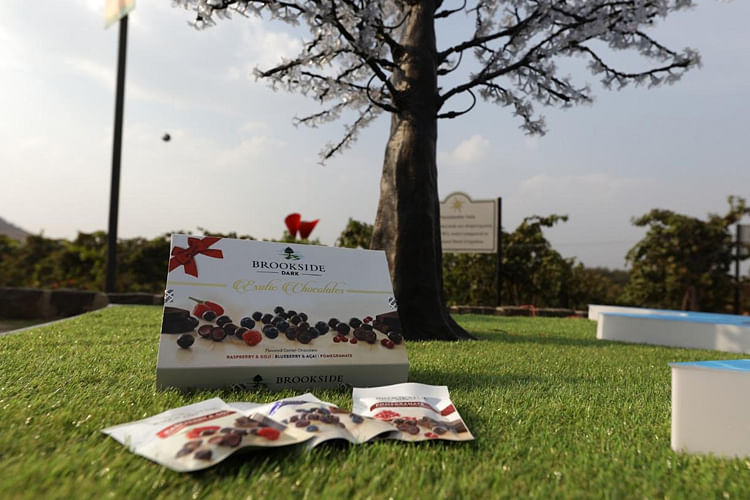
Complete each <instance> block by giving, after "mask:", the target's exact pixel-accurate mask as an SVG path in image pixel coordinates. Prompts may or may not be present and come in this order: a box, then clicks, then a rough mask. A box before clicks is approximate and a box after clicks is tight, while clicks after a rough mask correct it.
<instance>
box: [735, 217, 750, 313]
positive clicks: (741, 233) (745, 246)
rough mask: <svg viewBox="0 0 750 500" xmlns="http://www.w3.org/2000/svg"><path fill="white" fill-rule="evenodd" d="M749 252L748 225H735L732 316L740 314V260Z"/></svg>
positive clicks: (749, 236) (749, 234)
mask: <svg viewBox="0 0 750 500" xmlns="http://www.w3.org/2000/svg"><path fill="white" fill-rule="evenodd" d="M749 252H750V224H737V240H736V247H735V257H734V285H735V286H734V314H739V313H740V288H741V286H742V285H741V282H740V260H742V259H745V258H747V257H748V253H749Z"/></svg>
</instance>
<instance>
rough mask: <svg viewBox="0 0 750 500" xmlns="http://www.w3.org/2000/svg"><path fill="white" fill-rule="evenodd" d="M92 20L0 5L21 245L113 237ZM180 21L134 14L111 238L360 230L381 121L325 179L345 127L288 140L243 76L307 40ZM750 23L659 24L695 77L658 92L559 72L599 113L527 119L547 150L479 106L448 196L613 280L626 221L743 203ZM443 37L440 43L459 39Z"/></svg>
mask: <svg viewBox="0 0 750 500" xmlns="http://www.w3.org/2000/svg"><path fill="white" fill-rule="evenodd" d="M103 10H104V0H67V1H65V2H59V1H55V0H37V1H34V2H28V1H23V0H2V1H1V2H0V174H1V176H0V217H2V218H4V219H6V220H7V221H9V222H11V223H13V224H15V225H17V226H20V227H21V228H23V229H25V230H26V231H28V232H31V233H35V234H39V233H42V234H44V235H45V236H47V237H55V238H73V237H75V235H76V234H77V232H78V231H83V232H90V231H96V230H106V229H107V223H108V214H109V195H110V193H109V191H110V175H111V164H112V135H113V122H114V99H115V75H116V62H117V39H118V28H117V26H116V25H115V26H112V27H110V28H109V29H105V28H104V20H103ZM192 17H193V14H191V13H190V12H189V11H185V10H184V9H182V8H177V7H173V6H172V3H171V2H170V1H167V0H160V1H157V0H138V1H137V4H136V7H135V10H134V11H133V12H132V13H131V15H130V25H129V33H128V36H129V39H128V48H127V50H128V53H127V73H126V91H125V119H124V125H123V127H124V128H123V146H122V174H121V176H122V177H121V187H120V207H119V231H118V232H119V236H120V237H122V238H130V237H136V236H142V237H149V238H151V237H155V236H157V235H161V234H163V233H168V232H175V231H180V230H190V231H193V232H198V228H205V229H207V230H209V231H213V232H222V233H224V232H232V231H234V232H237V233H238V234H249V235H252V236H254V237H256V238H268V239H270V238H279V237H281V235H282V232H283V230H284V224H283V219H284V217H285V216H286V215H287V214H289V213H291V212H298V213H300V214H301V215H302V219H303V220H312V219H320V222H319V224H318V226H317V228H316V229H315V231H314V232H313V237H317V238H319V239H320V240H321V242H322V243H324V244H333V243H334V242H335V240H336V238H337V237H338V235H339V234H340V233H341V231H342V230H343V229H344V227H345V225H346V223H347V220H348V218H349V217H351V218H354V219H356V220H360V221H364V222H368V223H372V222H373V221H374V218H375V213H376V209H377V202H378V196H379V179H380V171H381V166H382V159H383V152H384V148H385V143H386V140H387V135H388V126H389V120H388V117H387V116H386V115H382V116H381V117H380V118H379V119H378V120H377V121H376V122H375V123H373V124H372V125H371V126H370V127H369V128H368V129H366V130H365V131H363V133H362V134H361V135H360V137H359V141H358V142H357V143H356V144H355V145H354V146H353V147H352V148H350V149H348V150H346V151H345V152H344V154H342V155H339V156H337V157H335V158H334V159H333V160H330V161H329V162H327V163H326V164H325V165H324V166H321V165H320V164H319V156H318V153H319V152H320V151H321V150H322V149H323V147H324V146H325V144H326V143H327V142H329V141H335V140H337V139H338V138H339V137H340V136H341V134H342V131H343V127H344V122H334V123H333V124H331V125H327V126H325V127H320V128H315V129H311V128H307V127H304V126H300V127H295V126H294V124H293V118H294V117H295V116H300V115H302V114H304V113H306V112H314V111H315V110H317V109H318V108H317V107H316V105H315V103H314V102H312V101H310V100H308V99H306V98H305V97H303V96H301V95H297V94H289V93H285V92H282V91H278V92H274V91H273V90H271V89H270V88H269V87H267V85H266V84H265V83H264V82H262V81H256V80H255V79H254V77H253V76H252V74H251V73H252V69H253V68H254V67H256V66H260V67H269V66H271V65H273V64H274V63H275V62H276V61H278V60H279V59H280V58H281V57H283V56H287V57H291V56H293V55H295V54H296V53H297V51H298V50H299V48H300V47H301V45H302V41H303V36H304V33H302V32H298V31H295V30H293V29H291V28H289V27H287V26H285V25H280V24H275V23H269V22H265V21H262V20H259V19H257V18H249V19H247V18H242V17H239V16H235V17H234V18H233V19H231V20H230V21H220V22H219V23H218V24H217V26H215V27H213V28H210V29H207V30H203V31H197V30H195V29H193V28H192V27H190V26H189V25H188V21H189V20H191V19H192ZM748 19H750V2H746V1H739V0H734V1H730V2H719V1H715V0H706V1H701V2H699V5H698V6H697V7H696V8H694V9H691V10H689V11H686V12H679V13H676V14H673V15H672V16H670V17H668V18H667V19H666V20H665V21H663V22H660V23H659V24H658V25H657V26H656V27H655V28H653V29H652V30H651V31H650V33H651V34H652V36H653V37H655V38H657V39H658V40H659V41H661V42H663V43H664V44H666V45H667V46H669V47H671V48H673V49H682V48H684V47H691V48H694V49H697V50H698V51H699V53H700V54H701V58H702V67H700V68H699V69H695V70H693V71H690V72H688V73H687V74H686V75H685V76H684V77H683V79H682V80H681V81H679V82H677V83H676V84H674V85H671V86H664V87H658V88H654V89H647V88H634V87H629V88H626V89H624V90H620V91H609V90H605V89H603V88H602V87H601V86H600V85H599V84H598V83H597V79H596V77H595V76H593V75H590V74H588V73H587V72H586V71H584V69H583V66H582V65H580V64H578V63H577V62H576V61H572V62H564V63H563V67H564V68H565V69H566V70H567V71H569V73H570V74H571V76H573V78H574V80H576V81H577V82H580V83H585V82H589V83H591V85H592V88H593V89H594V95H595V101H594V103H593V104H592V105H586V106H580V107H575V108H572V109H567V110H559V109H554V108H544V107H542V106H537V108H536V109H537V112H538V113H541V114H542V115H544V116H545V117H546V121H547V125H548V133H547V134H546V135H545V136H543V137H530V136H527V135H525V134H524V132H523V131H522V130H521V129H520V128H519V126H520V124H521V123H520V120H519V119H518V118H516V117H514V116H512V114H511V113H510V112H509V111H508V110H507V109H506V108H500V107H497V106H495V105H493V104H489V103H481V102H480V103H479V104H478V105H477V107H476V108H475V109H474V110H473V111H472V112H471V113H469V114H467V115H464V116H463V117H460V118H457V119H454V120H441V121H440V123H439V138H438V172H439V174H438V182H439V191H440V197H441V199H442V198H445V197H446V196H447V195H448V194H450V193H452V192H454V191H462V192H465V193H467V194H469V195H470V196H471V197H472V198H473V199H488V198H497V197H502V200H503V201H502V204H503V221H502V224H503V228H504V230H506V231H512V230H513V229H514V228H515V227H516V226H518V224H519V223H520V222H521V221H522V220H523V218H524V217H527V216H531V215H549V214H565V215H568V217H569V219H568V222H566V223H562V224H560V225H558V226H556V227H555V228H553V229H550V230H547V231H546V233H545V234H546V236H547V237H548V239H549V240H550V242H551V243H552V246H553V247H554V248H555V249H557V250H558V251H560V253H562V254H563V255H564V256H566V257H575V258H576V259H577V261H579V262H582V263H584V264H585V265H586V266H606V267H610V268H624V267H625V265H626V262H625V254H626V253H627V251H628V249H630V248H631V247H633V245H635V244H636V242H638V241H639V240H640V239H641V238H642V237H643V235H644V234H645V230H644V229H643V228H638V227H635V226H634V225H633V224H632V219H633V218H634V217H637V216H640V215H642V214H645V213H646V212H648V211H649V210H651V209H653V208H664V209H669V210H673V211H675V212H678V213H683V214H686V215H691V216H695V217H700V218H705V217H706V215H707V214H708V213H718V214H724V213H726V211H727V210H728V204H727V197H728V196H729V195H736V196H741V197H743V198H745V199H748V200H750V165H749V164H748V160H747V157H748V142H750V136H748V134H749V133H750V126H749V125H750V96H749V95H748V90H750V83H749V82H750V32H748V30H747V20H748ZM438 29H439V31H438V38H439V39H438V45H439V48H440V45H441V39H442V40H446V39H449V38H450V37H453V36H455V35H456V34H455V33H454V32H453V31H451V26H450V25H445V26H439V28H438ZM440 30H442V31H440ZM441 33H443V34H444V35H443V38H440V37H441ZM615 57H616V58H621V59H615V60H616V61H620V62H622V64H623V65H625V66H626V67H628V65H632V64H635V63H636V62H637V59H635V58H633V57H631V56H628V55H625V54H624V55H618V54H616V55H615ZM165 133H169V134H170V136H171V140H170V141H169V142H164V141H163V140H162V136H163V135H164V134H165ZM743 223H750V220H747V219H746V220H743Z"/></svg>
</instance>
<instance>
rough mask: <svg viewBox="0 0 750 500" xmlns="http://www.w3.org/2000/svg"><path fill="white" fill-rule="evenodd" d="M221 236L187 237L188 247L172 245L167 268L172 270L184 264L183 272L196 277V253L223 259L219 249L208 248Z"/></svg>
mask: <svg viewBox="0 0 750 500" xmlns="http://www.w3.org/2000/svg"><path fill="white" fill-rule="evenodd" d="M220 239H221V238H215V237H213V236H206V237H205V238H192V237H188V247H187V248H182V247H174V248H173V249H172V258H171V259H169V270H170V271H172V270H173V269H176V268H178V267H180V266H185V274H189V275H191V276H195V277H196V278H197V277H198V266H197V265H196V264H195V256H196V255H198V254H202V255H207V256H209V257H213V258H214V259H223V258H224V254H223V253H222V251H221V250H217V249H215V248H208V247H210V246H211V245H213V244H214V243H216V242H217V241H219V240H220Z"/></svg>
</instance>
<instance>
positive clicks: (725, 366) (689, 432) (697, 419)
mask: <svg viewBox="0 0 750 500" xmlns="http://www.w3.org/2000/svg"><path fill="white" fill-rule="evenodd" d="M670 366H671V367H672V449H673V450H675V451H684V452H688V453H713V454H715V455H717V456H723V457H747V456H750V398H748V397H747V396H748V393H749V392H750V359H738V360H730V361H699V362H692V363H671V364H670Z"/></svg>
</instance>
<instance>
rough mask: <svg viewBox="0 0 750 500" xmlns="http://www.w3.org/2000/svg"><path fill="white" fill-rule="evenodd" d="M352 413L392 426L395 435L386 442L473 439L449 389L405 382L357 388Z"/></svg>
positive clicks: (388, 437)
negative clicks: (452, 399) (451, 397)
mask: <svg viewBox="0 0 750 500" xmlns="http://www.w3.org/2000/svg"><path fill="white" fill-rule="evenodd" d="M352 399H353V400H354V403H353V406H352V408H353V411H354V412H355V413H356V414H358V415H362V416H365V417H372V418H375V419H377V420H380V421H382V422H387V423H388V424H390V425H391V426H392V427H393V428H394V430H395V431H396V432H393V433H390V434H385V435H383V436H382V437H383V438H385V439H399V440H402V441H425V440H429V439H446V440H450V441H470V440H472V439H474V436H472V435H471V432H469V429H468V428H467V427H466V424H465V423H464V421H463V419H461V416H460V415H459V414H458V411H457V410H456V407H455V406H454V405H453V403H452V402H451V400H450V395H449V393H448V388H447V387H446V386H435V385H425V384H417V383H405V384H395V385H387V386H383V387H371V388H357V387H355V388H354V390H353V392H352Z"/></svg>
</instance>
